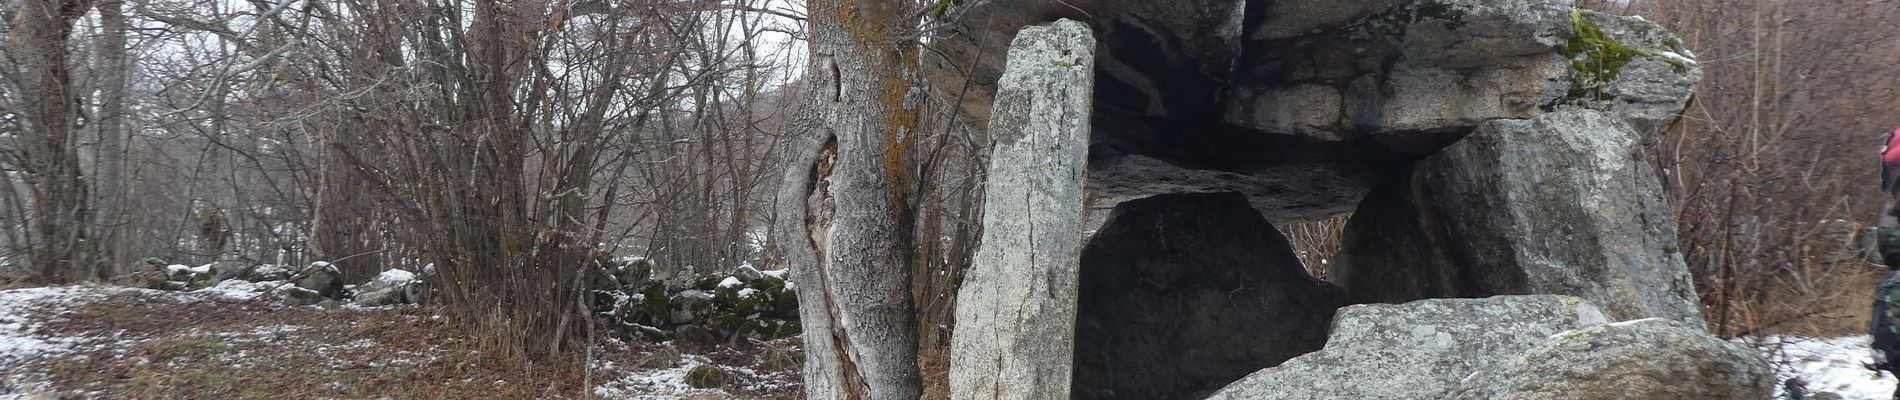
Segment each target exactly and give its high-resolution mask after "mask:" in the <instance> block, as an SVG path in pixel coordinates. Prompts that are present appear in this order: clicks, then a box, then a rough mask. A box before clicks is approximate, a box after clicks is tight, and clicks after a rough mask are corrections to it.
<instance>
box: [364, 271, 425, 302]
mask: <svg viewBox="0 0 1900 400" xmlns="http://www.w3.org/2000/svg"><path fill="white" fill-rule="evenodd" d="M415 282H416V275H415V274H414V273H411V272H409V271H405V270H401V269H392V270H388V271H383V273H381V274H378V275H376V278H374V279H371V280H370V281H369V282H368V283H364V284H363V285H361V286H357V287H356V288H355V292H356V297H355V298H353V299H351V300H350V303H352V304H356V305H359V306H364V307H376V306H387V305H393V304H404V303H409V302H410V300H409V298H408V295H407V294H406V292H407V291H408V288H409V286H410V284H412V283H415Z"/></svg>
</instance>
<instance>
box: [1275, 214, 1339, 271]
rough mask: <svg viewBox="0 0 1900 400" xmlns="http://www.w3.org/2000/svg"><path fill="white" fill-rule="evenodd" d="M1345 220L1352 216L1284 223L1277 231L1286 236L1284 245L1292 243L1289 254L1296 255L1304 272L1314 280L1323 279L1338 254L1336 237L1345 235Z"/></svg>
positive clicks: (1337, 238) (1337, 239)
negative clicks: (1327, 267) (1329, 264)
mask: <svg viewBox="0 0 1900 400" xmlns="http://www.w3.org/2000/svg"><path fill="white" fill-rule="evenodd" d="M1349 219H1352V214H1341V215H1336V216H1333V217H1331V218H1326V219H1321V220H1315V221H1308V222H1295V223H1291V224H1287V225H1286V226H1284V227H1281V228H1280V231H1281V232H1284V233H1285V234H1286V239H1287V241H1288V242H1292V243H1293V254H1294V255H1296V256H1299V258H1300V265H1304V266H1306V273H1307V274H1310V275H1313V277H1314V278H1319V279H1326V264H1327V263H1328V262H1331V261H1332V260H1333V258H1334V257H1337V256H1338V255H1339V247H1340V242H1339V236H1340V235H1341V234H1344V233H1345V232H1346V221H1347V220H1349Z"/></svg>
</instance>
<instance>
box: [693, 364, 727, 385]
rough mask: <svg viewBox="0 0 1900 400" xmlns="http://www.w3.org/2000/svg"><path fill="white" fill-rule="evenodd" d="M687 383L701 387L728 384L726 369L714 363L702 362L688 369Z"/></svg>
mask: <svg viewBox="0 0 1900 400" xmlns="http://www.w3.org/2000/svg"><path fill="white" fill-rule="evenodd" d="M686 385H687V386H692V387H696V388H700V389H713V388H718V387H722V386H726V371H725V370H721V369H719V366H716V365H712V364H700V365H699V366H697V367H693V369H692V370H688V371H686Z"/></svg>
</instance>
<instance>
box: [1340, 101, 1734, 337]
mask: <svg viewBox="0 0 1900 400" xmlns="http://www.w3.org/2000/svg"><path fill="white" fill-rule="evenodd" d="M1637 137H1638V136H1637V134H1636V133H1635V132H1634V131H1632V129H1631V127H1630V126H1629V125H1627V124H1626V123H1624V121H1621V120H1620V119H1619V118H1615V117H1612V116H1609V115H1606V114H1605V113H1603V112H1600V111H1594V110H1588V109H1582V108H1570V107H1565V108H1562V109H1559V110H1558V111H1556V112H1553V113H1550V114H1546V115H1544V116H1541V117H1537V118H1533V119H1529V120H1497V121H1492V122H1489V123H1486V124H1484V125H1482V126H1480V127H1478V129H1477V130H1476V131H1475V132H1473V133H1472V134H1471V135H1470V136H1468V137H1466V138H1465V139H1464V140H1463V141H1460V142H1458V143H1457V144H1454V145H1452V146H1450V147H1446V148H1445V149H1444V150H1443V151H1440V152H1439V153H1438V154H1436V155H1433V156H1431V157H1430V158H1427V159H1425V160H1423V161H1420V162H1419V163H1418V164H1417V165H1416V167H1415V170H1414V171H1413V172H1412V174H1411V175H1410V176H1409V177H1407V178H1404V179H1406V180H1405V181H1403V182H1398V183H1395V184H1389V185H1386V186H1383V187H1382V188H1381V189H1380V190H1375V191H1374V192H1373V193H1372V194H1371V195H1369V196H1368V198H1367V199H1366V200H1365V202H1363V203H1361V205H1360V209H1359V211H1358V212H1357V213H1356V214H1355V215H1354V219H1353V221H1352V222H1350V223H1348V224H1347V227H1346V231H1345V233H1344V234H1343V235H1342V238H1341V240H1342V242H1343V246H1342V249H1341V251H1340V254H1341V255H1340V257H1339V259H1338V260H1337V261H1336V262H1335V263H1333V264H1332V265H1330V266H1329V272H1330V273H1331V275H1330V276H1331V279H1333V281H1334V282H1335V283H1338V284H1339V285H1340V286H1342V287H1344V288H1345V289H1346V292H1347V294H1348V295H1350V296H1352V297H1353V298H1354V300H1355V301H1357V302H1404V301H1410V300H1416V299H1420V298H1429V297H1483V296H1490V295H1502V294H1564V295H1571V296H1577V297H1581V298H1584V299H1585V300H1589V301H1590V302H1592V303H1596V304H1597V305H1598V306H1601V307H1603V309H1604V311H1605V312H1608V313H1609V314H1610V316H1611V317H1613V318H1616V319H1623V320H1627V319H1638V318H1648V317H1659V318H1665V319H1670V320H1674V321H1678V322H1682V323H1685V324H1690V325H1691V326H1698V327H1699V326H1701V325H1702V323H1703V322H1702V317H1701V311H1700V306H1699V303H1698V302H1697V299H1696V294H1695V288H1694V286H1693V284H1692V283H1690V280H1689V271H1688V267H1687V266H1686V265H1685V264H1684V263H1683V260H1682V254H1681V253H1680V252H1679V251H1678V250H1677V248H1676V232H1675V223H1674V222H1673V220H1672V219H1671V213H1670V211H1669V206H1668V204H1667V203H1665V202H1664V200H1663V197H1662V184H1661V183H1660V182H1658V181H1657V178H1656V174H1655V172H1654V171H1652V170H1651V168H1650V165H1649V163H1648V162H1647V161H1646V160H1645V159H1644V157H1643V156H1642V154H1641V153H1640V149H1639V148H1638V147H1637Z"/></svg>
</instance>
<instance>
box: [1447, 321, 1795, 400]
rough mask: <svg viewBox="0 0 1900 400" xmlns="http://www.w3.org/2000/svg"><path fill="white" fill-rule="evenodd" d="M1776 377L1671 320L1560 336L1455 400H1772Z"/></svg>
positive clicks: (1486, 374) (1472, 384)
mask: <svg viewBox="0 0 1900 400" xmlns="http://www.w3.org/2000/svg"><path fill="white" fill-rule="evenodd" d="M1775 380H1776V378H1775V374H1774V372H1773V370H1771V369H1769V368H1768V361H1767V360H1764V359H1762V356H1761V354H1760V353H1757V352H1755V351H1753V350H1751V349H1749V348H1747V347H1744V346H1742V345H1738V344H1735V343H1731V342H1727V341H1723V340H1721V339H1717V338H1715V337H1714V336H1710V335H1709V334H1707V333H1704V332H1703V331H1702V329H1701V328H1700V327H1699V326H1698V327H1689V326H1684V325H1682V324H1679V323H1676V322H1673V321H1669V320H1663V319H1643V320H1635V321H1627V322H1618V323H1614V324H1607V325H1598V326H1593V327H1588V328H1584V329H1578V330H1573V331H1568V332H1563V333H1559V334H1557V335H1556V336H1555V337H1554V338H1552V339H1551V340H1549V341H1546V342H1545V343H1543V344H1540V345H1538V346H1537V347H1534V348H1531V349H1530V350H1528V351H1524V352H1522V353H1520V354H1517V355H1515V356H1512V357H1508V358H1505V359H1503V360H1499V361H1498V362H1493V363H1491V364H1490V365H1488V366H1486V367H1484V368H1481V369H1479V370H1478V371H1477V372H1475V373H1473V374H1472V375H1471V377H1470V378H1467V379H1464V381H1463V382H1462V383H1460V384H1459V385H1458V386H1457V388H1456V389H1454V390H1453V391H1452V392H1451V394H1450V395H1449V396H1447V397H1445V398H1447V399H1454V400H1490V399H1516V400H1611V399H1615V400H1675V399H1767V398H1769V396H1771V395H1773V394H1774V385H1775Z"/></svg>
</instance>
